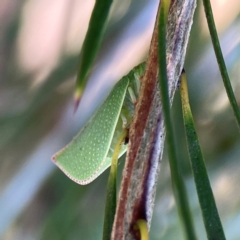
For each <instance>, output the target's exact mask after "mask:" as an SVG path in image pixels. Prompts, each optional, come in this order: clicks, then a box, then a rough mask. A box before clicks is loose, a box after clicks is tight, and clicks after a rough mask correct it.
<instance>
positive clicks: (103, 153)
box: [52, 63, 145, 185]
mask: <svg viewBox="0 0 240 240" xmlns="http://www.w3.org/2000/svg"><path fill="white" fill-rule="evenodd" d="M144 69H145V63H142V64H140V65H138V66H137V67H135V68H134V69H133V70H132V71H130V72H129V74H128V75H126V76H124V77H123V78H122V79H121V80H120V81H119V82H118V83H117V84H116V85H115V86H114V88H113V89H112V91H111V92H110V94H109V95H108V97H107V98H106V100H105V101H104V102H103V104H102V105H101V107H100V108H99V109H98V110H97V112H96V113H95V114H94V115H93V117H92V118H91V119H90V120H89V121H88V122H87V124H86V125H85V126H84V127H83V128H82V129H81V130H80V131H79V133H78V134H77V136H76V137H75V138H74V139H73V140H72V141H71V142H70V143H69V144H68V145H67V146H66V147H64V148H63V149H62V150H60V151H59V152H57V153H56V154H55V155H54V156H53V157H52V160H53V161H54V163H55V164H56V165H57V166H58V167H59V168H60V169H61V170H62V171H63V172H64V173H65V174H66V175H67V176H68V177H69V178H70V179H72V180H73V181H75V182H77V183H79V184H82V185H85V184H88V183H90V182H92V181H93V180H94V179H95V178H97V177H98V176H99V175H100V174H101V173H102V172H103V171H105V170H106V169H107V168H108V167H109V166H110V165H111V160H112V154H113V151H114V148H115V146H116V144H117V141H118V139H119V136H120V135H121V133H122V131H123V125H125V126H126V125H127V126H128V125H129V124H130V122H131V119H132V116H133V112H134V102H135V98H136V97H137V96H138V92H139V88H140V77H141V76H142V75H143V73H144ZM126 150H127V145H126V144H125V145H123V146H122V147H121V151H120V154H119V157H120V156H122V155H123V154H124V153H125V152H126Z"/></svg>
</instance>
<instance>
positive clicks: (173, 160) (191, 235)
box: [158, 0, 197, 240]
mask: <svg viewBox="0 0 240 240" xmlns="http://www.w3.org/2000/svg"><path fill="white" fill-rule="evenodd" d="M169 4H170V1H168V0H162V2H161V9H160V18H159V32H158V34H159V35H158V61H159V86H160V93H161V100H162V108H163V115H164V122H165V127H166V140H167V146H168V155H169V163H170V170H171V177H172V188H173V193H174V197H175V201H176V206H177V209H178V213H179V216H180V219H181V220H182V222H183V226H184V230H185V234H186V237H187V239H188V240H194V239H197V238H196V235H195V231H194V227H193V222H192V216H191V213H190V208H189V204H188V199H187V193H186V189H185V186H184V182H183V179H182V176H181V174H180V171H179V167H178V160H177V151H176V145H175V142H174V134H173V127H172V122H171V117H170V102H169V93H168V77H167V64H166V23H167V17H168V11H169Z"/></svg>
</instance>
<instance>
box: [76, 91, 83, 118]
mask: <svg viewBox="0 0 240 240" xmlns="http://www.w3.org/2000/svg"><path fill="white" fill-rule="evenodd" d="M81 98H82V89H77V90H76V91H75V94H74V113H76V111H77V109H78V106H79V103H80V101H81Z"/></svg>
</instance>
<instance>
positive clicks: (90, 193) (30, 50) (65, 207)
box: [0, 0, 240, 240]
mask: <svg viewBox="0 0 240 240" xmlns="http://www.w3.org/2000/svg"><path fill="white" fill-rule="evenodd" d="M94 2H95V1H94V0H88V1H85V0H51V1H47V0H28V1H24V0H1V1H0V183H1V184H0V239H3V240H13V239H14V240H23V239H24V240H31V239H43V240H48V239H51V240H55V239H56V240H59V239H62V240H65V239H68V240H74V239H86V240H88V239H101V237H102V226H103V212H104V201H105V193H106V184H107V177H108V171H106V172H105V173H104V174H103V175H102V176H100V177H99V178H98V179H97V180H95V181H94V182H93V183H91V184H89V185H87V186H80V185H77V184H76V183H74V182H72V181H71V180H69V179H68V178H67V177H66V176H65V175H64V174H63V173H62V172H61V171H60V170H59V169H57V167H56V166H55V165H54V164H53V163H52V162H51V156H52V155H53V154H54V153H55V152H56V151H58V150H59V149H61V148H62V147H63V146H64V145H66V144H67V143H68V142H69V141H70V140H71V139H72V138H73V136H75V135H76V134H77V132H78V131H79V129H80V128H81V126H83V125H84V124H85V123H86V121H87V120H88V119H89V118H90V116H91V114H93V112H94V111H95V110H96V108H97V107H98V106H99V105H100V103H101V102H102V101H103V100H104V98H105V97H106V95H107V93H108V92H109V91H110V89H111V88H112V86H113V85H114V84H115V83H116V82H117V80H119V79H120V78H121V77H122V76H123V75H124V74H126V73H127V72H128V71H129V70H131V69H132V68H133V67H134V66H135V65H137V64H138V63H140V62H142V61H144V60H145V58H146V55H147V52H148V48H149V44H150V39H151V33H152V29H153V24H154V20H155V15H156V10H157V5H158V1H157V0H151V1H149V0H121V1H120V0H115V1H114V2H113V6H112V9H111V14H110V17H109V21H108V25H107V30H106V34H105V36H104V40H103V44H102V45H101V49H100V52H99V54H98V57H97V59H96V61H95V65H94V67H93V70H92V74H91V79H90V83H89V85H88V86H87V89H86V92H85V94H84V96H83V99H82V102H81V104H80V107H79V109H78V111H77V113H76V114H73V99H72V95H73V91H74V86H75V77H76V71H77V65H78V59H79V53H80V49H81V46H82V43H83V40H84V36H85V34H86V30H87V26H88V21H89V18H90V14H91V11H92V8H93V5H94ZM211 3H212V7H213V12H214V17H215V21H216V25H217V29H218V32H219V37H220V41H221V45H222V49H223V53H224V57H225V59H226V64H227V67H228V70H229V74H230V79H231V82H232V85H233V88H234V91H235V94H236V97H237V100H238V102H239V103H240V94H239V93H240V81H239V76H240V14H239V10H240V2H239V0H228V1H226V0H221V1H220V0H212V1H211ZM185 69H186V72H187V76H188V82H189V92H190V100H191V106H192V111H193V116H194V119H195V121H196V128H197V131H198V134H199V139H200V142H201V145H202V149H203V153H204V156H205V160H206V165H207V168H208V170H209V176H210V179H211V184H212V188H213V191H214V194H215V198H216V202H217V206H218V208H219V212H220V216H221V218H222V222H223V226H224V229H225V232H226V236H227V239H230V240H235V239H240V228H239V226H240V191H239V185H238V184H239V181H240V161H239V160H240V135H239V129H238V127H237V125H236V122H235V120H234V116H233V113H232V110H231V108H230V106H229V103H228V99H227V96H226V93H225V90H224V87H223V83H222V80H221V77H220V74H219V70H218V67H217V63H216V60H215V56H214V52H213V48H212V45H211V41H210V38H209V32H208V29H207V24H206V20H205V15H204V11H203V8H202V4H201V1H199V2H198V7H197V10H196V13H195V18H194V24H193V28H192V31H191V36H190V42H189V46H188V49H187V55H186V62H185ZM172 115H173V118H174V122H175V130H176V138H177V142H178V147H179V149H178V151H179V156H180V158H181V167H182V171H183V174H184V176H185V182H186V185H187V190H188V195H189V197H190V203H191V209H192V212H193V216H194V223H195V227H196V229H197V233H198V236H199V239H206V234H205V231H204V227H203V224H202V219H201V213H200V209H199V205H198V200H197V196H196V192H195V187H194V183H193V178H192V175H191V171H190V170H191V169H190V166H189V160H188V156H187V151H186V143H185V137H184V130H183V123H182V117H181V105H180V97H179V93H178V92H176V95H175V99H174V103H173V111H172ZM123 165H124V160H122V161H121V163H120V171H119V182H120V179H121V169H122V167H123ZM150 239H152V240H155V239H161V240H163V239H164V240H167V239H170V240H172V239H173V240H175V239H184V236H183V233H182V230H181V224H180V222H179V219H178V216H177V212H176V208H175V205H174V199H173V195H172V190H171V182H170V176H169V166H168V158H167V155H166V154H164V158H163V160H162V165H161V172H160V177H159V183H158V189H157V196H156V202H155V209H154V215H153V219H152V226H151V231H150Z"/></svg>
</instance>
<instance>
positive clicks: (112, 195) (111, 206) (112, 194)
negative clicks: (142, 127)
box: [102, 129, 128, 240]
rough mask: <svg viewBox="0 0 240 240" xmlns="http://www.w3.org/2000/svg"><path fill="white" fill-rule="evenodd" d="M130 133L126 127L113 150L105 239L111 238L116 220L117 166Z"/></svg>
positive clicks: (108, 187) (105, 216) (105, 218)
mask: <svg viewBox="0 0 240 240" xmlns="http://www.w3.org/2000/svg"><path fill="white" fill-rule="evenodd" d="M127 135H128V131H127V129H124V130H123V132H122V134H121V135H120V137H119V139H118V142H117V144H116V147H115V149H114V152H113V157H112V164H111V169H110V173H109V177H108V186H107V197H106V205H105V214H104V226H103V238H102V239H103V240H109V239H111V232H112V226H113V222H114V216H115V212H116V205H117V166H118V156H119V153H120V150H121V146H122V143H123V142H124V141H125V138H126V137H127Z"/></svg>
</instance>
